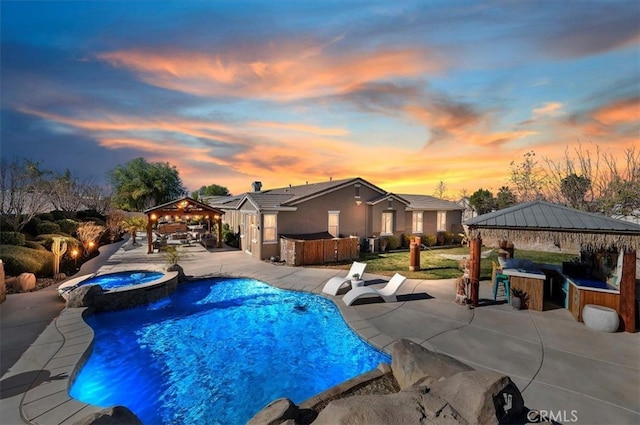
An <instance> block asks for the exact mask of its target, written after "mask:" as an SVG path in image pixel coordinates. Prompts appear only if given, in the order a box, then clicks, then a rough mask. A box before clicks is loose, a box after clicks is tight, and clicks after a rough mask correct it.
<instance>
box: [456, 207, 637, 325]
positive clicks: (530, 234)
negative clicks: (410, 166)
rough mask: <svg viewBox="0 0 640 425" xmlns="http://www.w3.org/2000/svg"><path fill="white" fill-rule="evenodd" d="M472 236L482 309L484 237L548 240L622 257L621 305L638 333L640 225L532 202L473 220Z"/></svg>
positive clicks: (473, 275) (473, 274) (474, 289)
mask: <svg viewBox="0 0 640 425" xmlns="http://www.w3.org/2000/svg"><path fill="white" fill-rule="evenodd" d="M465 225H467V226H468V233H469V246H470V254H469V264H470V265H469V272H470V281H471V291H470V292H471V293H470V297H471V302H472V304H473V305H474V306H477V305H478V290H479V278H480V248H481V246H482V237H483V236H484V237H490V238H497V239H498V240H503V241H513V240H519V241H525V242H526V241H533V240H542V239H544V240H547V241H550V242H553V243H554V244H556V245H559V246H563V245H564V246H567V245H569V244H571V245H577V246H580V249H581V250H591V251H596V250H609V249H615V250H616V251H617V252H618V253H622V254H623V257H622V276H621V277H620V282H619V290H620V296H619V306H618V308H617V309H616V310H617V311H618V313H619V314H620V317H621V318H622V322H623V324H624V329H625V331H627V332H634V331H635V329H636V317H635V316H636V252H637V250H638V248H640V226H639V225H637V224H634V223H631V222H627V221H623V220H616V219H613V218H609V217H605V216H602V215H598V214H593V213H588V212H584V211H579V210H576V209H573V208H568V207H565V206H561V205H556V204H552V203H548V202H542V201H534V202H528V203H524V204H519V205H515V206H512V207H509V208H505V209H502V210H498V211H494V212H491V213H488V214H483V215H480V216H478V217H474V218H472V219H469V220H467V221H466V222H465Z"/></svg>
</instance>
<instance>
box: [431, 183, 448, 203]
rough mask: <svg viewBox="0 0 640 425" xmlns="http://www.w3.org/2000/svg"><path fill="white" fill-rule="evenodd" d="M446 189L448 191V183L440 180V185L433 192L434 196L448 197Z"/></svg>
mask: <svg viewBox="0 0 640 425" xmlns="http://www.w3.org/2000/svg"><path fill="white" fill-rule="evenodd" d="M446 191H447V185H446V184H444V182H443V181H442V180H440V183H438V186H436V190H435V191H434V192H433V196H435V197H436V198H439V199H447V198H445V196H444V194H445V192H446Z"/></svg>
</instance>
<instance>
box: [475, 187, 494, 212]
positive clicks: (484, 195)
mask: <svg viewBox="0 0 640 425" xmlns="http://www.w3.org/2000/svg"><path fill="white" fill-rule="evenodd" d="M469 204H470V205H471V206H472V207H473V209H474V210H476V212H477V213H478V214H485V213H488V212H491V211H493V208H494V206H495V200H494V199H493V193H491V192H490V191H488V190H485V189H478V190H476V191H475V192H473V195H471V197H469Z"/></svg>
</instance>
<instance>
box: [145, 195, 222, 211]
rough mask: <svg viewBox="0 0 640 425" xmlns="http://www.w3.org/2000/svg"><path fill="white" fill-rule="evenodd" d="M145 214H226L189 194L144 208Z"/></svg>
mask: <svg viewBox="0 0 640 425" xmlns="http://www.w3.org/2000/svg"><path fill="white" fill-rule="evenodd" d="M144 213H145V214H147V215H148V214H151V213H159V214H161V215H162V214H194V215H198V214H207V213H214V214H224V212H222V211H220V210H219V209H217V208H214V207H212V206H210V205H208V204H204V203H202V202H198V201H196V200H195V199H192V198H190V197H188V196H185V197H182V198H179V199H174V200H173V201H170V202H166V203H164V204H161V205H156V206H155V207H151V208H148V209H146V210H144Z"/></svg>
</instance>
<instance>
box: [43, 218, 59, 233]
mask: <svg viewBox="0 0 640 425" xmlns="http://www.w3.org/2000/svg"><path fill="white" fill-rule="evenodd" d="M37 230H38V234H39V235H43V234H48V233H59V232H60V226H58V225H57V224H56V223H53V222H51V221H47V220H43V221H42V223H40V224H39V225H38V226H37Z"/></svg>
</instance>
